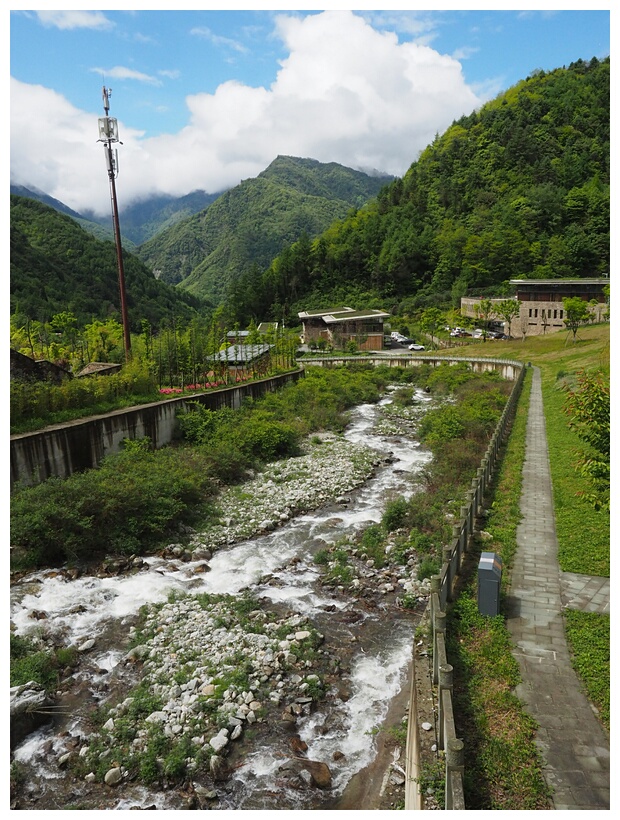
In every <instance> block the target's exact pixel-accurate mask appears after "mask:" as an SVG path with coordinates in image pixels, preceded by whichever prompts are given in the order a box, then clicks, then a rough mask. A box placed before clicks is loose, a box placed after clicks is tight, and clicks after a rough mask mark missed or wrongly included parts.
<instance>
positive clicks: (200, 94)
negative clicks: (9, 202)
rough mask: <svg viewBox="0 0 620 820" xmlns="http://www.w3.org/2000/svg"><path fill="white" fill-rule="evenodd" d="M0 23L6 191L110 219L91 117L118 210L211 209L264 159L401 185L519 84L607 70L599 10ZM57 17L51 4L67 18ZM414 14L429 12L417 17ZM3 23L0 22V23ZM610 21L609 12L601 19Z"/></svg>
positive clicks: (551, 7) (83, 12) (286, 12)
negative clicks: (210, 198)
mask: <svg viewBox="0 0 620 820" xmlns="http://www.w3.org/2000/svg"><path fill="white" fill-rule="evenodd" d="M17 5H18V4H15V3H14V4H12V8H11V10H10V29H9V27H7V26H5V27H3V28H4V30H5V31H7V30H8V31H9V34H8V35H7V36H8V37H9V39H10V43H9V44H8V45H9V53H10V89H9V92H10V123H11V152H10V177H11V182H12V183H15V184H19V185H25V186H27V187H29V188H36V189H39V190H40V191H43V192H44V193H46V194H48V195H50V196H52V197H54V198H56V199H59V200H60V201H62V202H64V203H65V204H66V205H68V206H69V207H71V208H73V209H74V210H77V211H79V212H85V211H94V212H95V213H98V214H102V215H103V214H107V213H109V211H110V191H109V185H108V176H107V170H106V164H105V158H104V149H103V146H102V144H101V143H98V118H99V117H103V116H104V111H103V100H102V88H103V86H104V85H105V87H106V88H111V89H112V93H111V96H110V99H109V102H110V111H109V115H110V116H111V117H115V118H116V119H117V120H118V128H119V137H120V142H121V144H119V145H117V146H116V147H117V149H118V171H119V173H118V179H117V182H116V189H117V196H118V204H119V210H120V213H121V215H122V211H123V207H126V206H127V205H129V204H132V203H133V202H135V201H137V200H141V199H145V198H147V197H149V196H151V195H154V194H169V195H172V196H182V195H184V194H187V193H190V192H191V191H193V190H197V189H202V190H205V191H207V192H209V193H219V192H221V191H224V190H226V189H228V188H231V187H233V186H235V185H237V184H239V183H240V182H241V181H242V180H244V179H248V178H252V177H255V176H257V175H258V174H259V173H260V172H261V171H263V170H264V169H265V168H266V167H267V166H268V165H269V164H270V163H271V162H272V161H273V160H274V159H275V158H276V157H277V156H278V155H289V156H296V157H309V158H312V159H316V160H319V161H320V162H338V163H340V164H342V165H346V166H348V167H350V168H355V169H360V170H364V171H367V172H370V171H380V172H383V173H388V174H393V175H395V176H402V175H403V174H404V173H405V172H406V171H407V169H408V168H409V166H410V165H411V164H412V163H413V162H414V161H415V160H416V159H417V157H418V156H419V153H420V152H421V151H422V150H423V149H424V148H425V147H426V146H427V145H428V144H429V143H431V142H432V140H433V139H434V137H435V135H437V134H441V133H443V132H444V131H445V130H446V128H448V127H449V126H450V124H451V123H452V122H453V121H454V120H456V119H458V118H459V117H461V116H462V115H467V114H470V113H471V112H472V111H474V110H475V109H476V108H479V107H480V106H481V105H482V104H483V103H484V102H486V101H487V100H489V99H492V98H494V97H496V96H497V95H498V94H500V93H501V92H503V91H505V90H506V89H508V88H509V87H510V86H512V85H514V84H515V83H517V82H518V81H519V80H522V79H525V78H526V77H527V76H528V75H529V74H530V73H531V72H532V71H535V70H537V69H542V70H544V71H550V70H553V69H554V68H558V67H561V66H568V65H569V64H570V63H571V62H574V61H576V60H578V59H580V58H581V59H584V60H589V59H590V58H592V57H597V58H599V59H602V58H605V57H607V56H609V54H610V16H611V13H610V10H609V9H610V4H607V5H600V6H599V5H597V4H596V3H589V4H587V8H588V10H583V9H581V10H571V8H570V4H569V3H564V4H563V6H564V8H561V7H559V6H558V7H557V8H555V4H554V3H548V4H546V6H545V8H546V9H547V10H545V11H538V10H534V9H533V7H532V8H528V7H527V5H525V4H524V5H523V7H522V8H520V9H519V8H518V4H515V5H513V6H512V10H502V9H501V8H497V7H496V8H492V7H490V8H489V9H485V4H484V3H481V4H479V5H478V10H477V11H469V10H464V9H462V8H461V7H460V6H458V5H453V7H452V8H450V7H449V6H446V7H445V8H441V5H439V6H436V4H433V5H434V6H435V8H434V10H432V11H429V10H424V8H423V7H420V8H419V9H418V10H416V8H415V4H413V3H409V4H407V5H408V9H407V10H404V9H397V8H395V9H393V10H391V11H388V10H372V9H368V10H364V9H363V8H358V10H356V11H347V10H335V9H329V8H323V9H317V10H311V9H307V8H306V7H304V9H305V10H295V9H291V8H290V7H286V8H283V9H282V10H278V9H277V8H272V9H271V10H269V11H267V10H258V9H257V10H247V9H246V10H228V11H222V10H213V11H205V10H192V9H191V6H190V7H189V8H187V9H186V10H183V11H173V10H162V11H156V10H152V9H150V10H149V9H144V10H141V9H140V4H139V3H136V4H135V5H134V10H132V11H119V10H100V9H99V10H96V9H88V8H87V6H86V5H84V4H81V5H80V6H79V7H78V8H79V10H66V11H31V10H27V9H19V8H15V6H17ZM70 6H71V4H70V3H69V4H67V5H65V8H69V9H70ZM427 8H428V7H427ZM5 13H6V12H5ZM614 22H615V12H614Z"/></svg>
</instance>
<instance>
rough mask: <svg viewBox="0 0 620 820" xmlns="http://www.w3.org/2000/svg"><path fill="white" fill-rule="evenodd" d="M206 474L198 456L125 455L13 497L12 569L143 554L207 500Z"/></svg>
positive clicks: (167, 452) (167, 451)
mask: <svg viewBox="0 0 620 820" xmlns="http://www.w3.org/2000/svg"><path fill="white" fill-rule="evenodd" d="M206 467H207V460H206V459H205V457H204V456H203V455H201V453H200V452H198V451H196V450H189V449H176V450H175V449H172V448H164V449H162V450H158V451H155V452H150V451H144V450H141V449H140V448H130V449H128V450H124V451H122V452H120V453H118V454H117V455H113V456H108V457H107V458H105V459H104V460H103V462H102V464H101V466H100V467H99V469H96V470H89V471H87V472H85V473H78V474H75V475H72V476H70V477H69V478H67V479H64V480H61V479H58V478H51V479H49V480H48V481H45V482H43V483H42V484H38V485H36V486H35V487H27V488H24V489H21V490H18V491H16V492H15V493H14V495H13V496H12V498H11V545H12V547H13V548H14V556H13V559H12V562H13V567H14V568H17V569H19V568H21V569H27V568H31V567H34V566H41V565H44V566H57V565H59V564H61V563H64V562H65V561H73V562H75V561H90V560H95V559H97V558H99V557H100V556H101V555H102V554H104V553H110V552H118V553H121V554H131V553H134V552H144V551H145V550H147V549H148V548H151V547H153V546H154V545H155V544H156V543H158V542H159V540H160V539H161V538H162V537H163V536H164V535H165V534H166V532H168V531H170V529H171V527H172V526H173V525H174V524H176V523H178V522H179V521H180V520H181V519H183V518H187V517H188V516H189V514H190V512H194V513H195V512H196V511H197V510H198V509H199V505H200V503H201V502H202V501H204V500H205V498H206V497H207V496H208V495H209V494H210V493H211V492H212V487H213V484H212V480H211V478H210V476H209V473H208V471H207V470H206Z"/></svg>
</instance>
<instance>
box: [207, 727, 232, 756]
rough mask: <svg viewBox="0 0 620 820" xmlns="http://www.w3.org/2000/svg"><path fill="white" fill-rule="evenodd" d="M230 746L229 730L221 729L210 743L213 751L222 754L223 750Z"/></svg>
mask: <svg viewBox="0 0 620 820" xmlns="http://www.w3.org/2000/svg"><path fill="white" fill-rule="evenodd" d="M227 744H228V729H220V731H219V732H218V734H217V735H215V737H212V738H211V740H210V741H209V745H210V746H211V748H212V749H215V751H216V752H221V751H222V749H223V748H225V746H226V745H227Z"/></svg>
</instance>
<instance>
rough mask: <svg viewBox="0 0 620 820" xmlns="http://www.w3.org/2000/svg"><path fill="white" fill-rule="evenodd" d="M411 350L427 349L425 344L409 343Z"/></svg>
mask: <svg viewBox="0 0 620 820" xmlns="http://www.w3.org/2000/svg"><path fill="white" fill-rule="evenodd" d="M409 350H426V348H425V347H424V345H418V344H415V343H414V344H411V345H409Z"/></svg>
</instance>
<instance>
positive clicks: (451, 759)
mask: <svg viewBox="0 0 620 820" xmlns="http://www.w3.org/2000/svg"><path fill="white" fill-rule="evenodd" d="M464 746H465V744H464V743H463V741H462V740H459V739H458V738H452V739H451V740H449V741H448V746H447V748H446V796H445V797H446V809H448V810H452V808H453V800H452V788H451V782H452V775H453V774H460V775H461V777H462V776H463V772H464V771H465V765H464V762H465V752H464Z"/></svg>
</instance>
